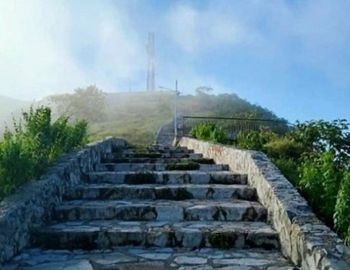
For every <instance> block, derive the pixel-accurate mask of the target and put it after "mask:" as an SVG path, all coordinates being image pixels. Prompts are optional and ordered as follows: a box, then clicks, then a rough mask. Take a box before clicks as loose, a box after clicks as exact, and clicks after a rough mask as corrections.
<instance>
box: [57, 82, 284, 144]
mask: <svg viewBox="0 0 350 270" xmlns="http://www.w3.org/2000/svg"><path fill="white" fill-rule="evenodd" d="M102 100H103V102H102ZM174 100H175V94H174V92H171V91H154V92H121V93H104V92H102V91H101V90H99V89H97V88H96V86H89V87H87V88H86V89H77V90H76V91H75V94H65V95H58V96H52V97H51V102H52V103H53V105H54V108H55V111H56V113H58V114H65V115H68V116H69V117H71V119H86V120H87V121H88V122H89V134H90V139H91V140H96V139H101V138H103V137H105V136H117V137H123V138H126V139H128V140H129V141H130V142H133V143H141V144H149V143H152V142H153V141H154V139H155V134H156V132H157V130H158V129H159V128H160V127H161V126H162V125H163V124H165V123H167V122H169V121H171V120H172V118H173V116H174ZM102 103H103V104H102ZM178 113H179V114H181V115H191V116H225V117H255V118H264V119H278V117H277V116H276V115H275V114H274V113H273V112H271V111H269V110H268V109H265V108H263V107H261V106H258V105H254V104H251V103H249V102H248V101H246V100H244V99H241V98H240V97H239V96H237V95H236V94H220V95H212V94H210V93H207V92H205V91H200V90H199V91H196V94H195V95H180V96H179V97H178Z"/></svg>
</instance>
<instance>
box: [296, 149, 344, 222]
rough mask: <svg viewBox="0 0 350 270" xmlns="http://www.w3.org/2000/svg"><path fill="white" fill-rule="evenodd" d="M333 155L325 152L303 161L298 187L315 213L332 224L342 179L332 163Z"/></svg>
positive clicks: (341, 175)
mask: <svg viewBox="0 0 350 270" xmlns="http://www.w3.org/2000/svg"><path fill="white" fill-rule="evenodd" d="M334 158H335V155H334V153H332V152H330V151H327V152H323V153H321V154H320V155H317V156H315V157H313V158H312V157H311V156H309V157H308V159H304V161H303V162H302V163H301V165H300V167H299V172H300V182H299V185H300V187H301V188H302V190H303V192H304V193H305V195H306V197H307V198H308V200H309V202H310V203H311V205H312V206H313V207H314V209H315V211H316V212H318V213H319V214H320V216H321V217H322V218H323V220H324V221H325V222H326V223H327V224H332V223H333V221H332V218H333V213H334V208H335V204H336V200H337V194H338V190H339V187H340V183H341V180H342V177H343V173H342V171H341V170H338V168H337V167H336V165H335V163H334Z"/></svg>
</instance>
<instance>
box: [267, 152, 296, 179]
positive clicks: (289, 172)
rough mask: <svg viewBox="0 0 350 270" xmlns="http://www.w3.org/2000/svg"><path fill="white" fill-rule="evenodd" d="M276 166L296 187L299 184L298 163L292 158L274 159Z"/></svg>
mask: <svg viewBox="0 0 350 270" xmlns="http://www.w3.org/2000/svg"><path fill="white" fill-rule="evenodd" d="M272 161H273V162H274V164H275V165H276V166H277V167H278V168H279V169H280V170H281V172H282V174H283V175H284V176H285V177H287V179H289V180H290V181H291V182H292V183H293V184H294V185H298V184H299V171H298V162H297V161H295V160H293V159H291V158H272Z"/></svg>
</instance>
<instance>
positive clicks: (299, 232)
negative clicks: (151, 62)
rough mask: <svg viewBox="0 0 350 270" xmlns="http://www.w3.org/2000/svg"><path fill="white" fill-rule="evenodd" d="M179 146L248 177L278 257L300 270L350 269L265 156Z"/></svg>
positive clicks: (189, 143)
mask: <svg viewBox="0 0 350 270" xmlns="http://www.w3.org/2000/svg"><path fill="white" fill-rule="evenodd" d="M179 145H181V146H186V147H188V148H189V149H193V150H194V151H195V152H197V153H202V154H203V155H204V157H207V158H213V159H214V160H215V161H216V162H217V163H224V164H228V165H229V166H230V169H231V170H232V171H235V172H238V173H246V174H248V179H249V180H248V181H249V184H250V185H252V186H253V187H255V188H256V189H257V193H258V197H259V200H260V202H261V203H262V204H263V205H264V206H265V207H266V208H267V209H268V211H269V222H271V224H272V225H273V226H274V228H275V229H276V230H277V231H278V233H279V235H280V241H281V248H282V253H283V254H284V255H285V256H286V257H288V258H290V260H291V261H293V262H294V263H295V264H296V265H298V266H301V268H302V269H310V270H314V269H322V270H331V269H332V270H346V269H350V251H349V249H348V248H347V247H345V246H344V245H343V242H342V241H341V240H340V239H339V238H338V236H337V234H336V233H334V232H333V231H332V230H331V229H330V228H328V227H327V226H326V225H324V224H323V223H322V222H321V221H320V220H319V219H318V218H317V217H316V216H315V214H314V213H313V212H312V210H311V209H310V207H309V206H308V203H307V202H306V201H305V199H303V198H302V197H301V196H300V195H299V193H298V192H297V191H296V189H295V188H294V187H293V186H292V184H291V183H290V182H289V181H288V180H287V179H286V178H285V177H284V176H283V175H282V174H281V173H280V171H279V170H278V169H277V168H276V167H275V166H274V165H273V164H272V163H271V161H270V160H269V159H268V158H267V157H266V155H265V154H263V153H261V152H257V151H248V150H239V149H236V148H233V147H230V146H223V145H219V144H213V143H209V142H203V141H198V140H195V139H191V138H186V137H184V138H182V139H181V140H180V142H179Z"/></svg>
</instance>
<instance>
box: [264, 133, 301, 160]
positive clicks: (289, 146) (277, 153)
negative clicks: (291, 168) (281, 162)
mask: <svg viewBox="0 0 350 270" xmlns="http://www.w3.org/2000/svg"><path fill="white" fill-rule="evenodd" d="M262 149H263V150H265V151H266V153H267V154H268V155H269V156H271V157H273V158H276V159H284V158H286V159H292V160H294V161H295V160H298V159H299V158H300V157H301V155H302V154H303V153H304V151H305V149H304V147H303V145H302V144H301V143H298V142H296V141H295V140H293V139H292V138H290V136H284V137H277V136H276V135H271V136H269V137H267V140H265V142H264V143H263V144H262Z"/></svg>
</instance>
